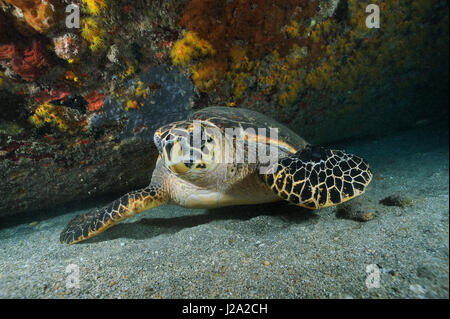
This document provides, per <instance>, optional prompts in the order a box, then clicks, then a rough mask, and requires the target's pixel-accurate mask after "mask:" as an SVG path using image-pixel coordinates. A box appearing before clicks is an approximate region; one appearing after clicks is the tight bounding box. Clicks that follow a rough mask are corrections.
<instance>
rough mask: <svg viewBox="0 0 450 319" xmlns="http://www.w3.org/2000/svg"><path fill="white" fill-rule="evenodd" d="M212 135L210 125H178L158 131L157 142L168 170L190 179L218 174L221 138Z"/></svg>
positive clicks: (185, 123)
mask: <svg viewBox="0 0 450 319" xmlns="http://www.w3.org/2000/svg"><path fill="white" fill-rule="evenodd" d="M208 131H210V130H209V128H208V124H206V123H203V122H198V121H194V122H192V121H181V122H175V123H171V124H169V125H166V126H163V127H161V128H159V129H158V130H156V132H155V135H154V142H155V145H156V147H157V148H158V151H159V153H160V155H161V158H162V159H163V161H164V164H165V165H166V166H167V168H169V169H170V170H171V171H172V172H173V173H174V174H177V175H183V177H185V178H188V179H190V177H192V179H195V178H198V177H200V176H202V175H206V174H208V173H210V172H212V171H213V170H215V169H216V167H217V165H218V162H217V161H216V159H217V158H220V157H219V156H218V155H220V149H219V148H218V147H217V146H218V145H219V141H218V140H217V134H209V133H208ZM219 137H220V136H219Z"/></svg>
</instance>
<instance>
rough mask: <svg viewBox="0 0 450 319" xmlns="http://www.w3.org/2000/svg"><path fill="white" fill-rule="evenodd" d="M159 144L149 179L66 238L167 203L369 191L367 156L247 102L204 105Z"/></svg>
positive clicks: (317, 199)
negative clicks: (309, 134)
mask: <svg viewBox="0 0 450 319" xmlns="http://www.w3.org/2000/svg"><path fill="white" fill-rule="evenodd" d="M270 132H276V134H275V133H274V134H275V135H274V134H272V133H270ZM269 133H270V134H269ZM273 135H274V136H273ZM154 143H155V145H156V147H157V149H158V151H159V156H158V160H157V162H156V165H155V169H154V171H153V175H152V179H151V182H150V185H149V186H147V187H145V188H143V189H140V190H137V191H132V192H130V193H128V194H126V195H124V196H122V197H121V198H119V199H117V200H115V201H114V202H112V203H110V204H109V205H107V206H105V207H103V208H100V209H95V210H93V211H91V212H88V213H87V214H83V215H79V216H77V217H75V218H74V219H73V220H72V221H70V222H69V224H68V225H67V226H66V227H65V229H64V230H63V231H62V233H61V236H60V240H61V242H63V243H68V244H73V243H76V242H80V241H83V240H86V239H88V238H91V237H93V236H96V235H98V234H100V233H101V232H103V231H105V230H106V229H108V228H109V227H111V226H112V225H114V224H115V223H117V222H119V221H121V220H123V219H125V218H128V217H131V216H133V215H135V214H137V213H141V212H143V211H146V210H149V209H151V208H154V207H156V206H159V205H162V204H166V203H167V204H177V205H180V206H183V207H188V208H213V207H223V206H229V205H244V204H259V203H268V202H275V201H280V200H284V201H288V202H290V203H292V204H295V205H298V206H302V207H306V208H308V209H318V208H323V207H328V206H333V205H337V204H340V203H342V202H345V201H347V200H350V199H352V198H354V197H356V196H358V195H361V194H362V193H364V191H365V189H366V187H367V185H368V184H369V183H370V181H371V179H372V173H371V171H370V169H369V165H368V164H367V162H366V161H365V160H363V159H362V158H360V157H357V156H355V155H351V154H348V153H346V152H344V151H340V150H330V149H325V148H323V147H319V146H313V145H310V144H309V143H307V142H306V141H305V140H304V139H303V138H301V137H300V136H298V135H297V134H296V133H294V132H293V131H292V130H290V129H289V128H287V127H286V126H284V125H282V124H280V123H278V122H276V121H275V120H273V119H271V118H269V117H267V116H265V115H262V114H260V113H258V112H255V111H251V110H248V109H243V108H229V107H208V108H204V109H201V110H199V111H196V112H194V113H193V114H192V115H191V116H190V117H189V118H187V119H186V120H184V121H178V122H174V123H170V124H167V125H165V126H162V127H161V128H159V129H158V130H156V132H155V134H154ZM256 153H257V154H256ZM255 154H256V155H255ZM267 154H269V156H268V155H267ZM270 154H275V156H270Z"/></svg>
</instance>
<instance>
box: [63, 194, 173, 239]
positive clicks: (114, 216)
mask: <svg viewBox="0 0 450 319" xmlns="http://www.w3.org/2000/svg"><path fill="white" fill-rule="evenodd" d="M166 197H167V195H166V193H165V192H164V190H163V189H162V188H161V187H159V186H155V185H150V186H148V187H146V188H143V189H141V190H138V191H133V192H130V193H128V194H126V195H124V196H122V197H121V198H119V199H117V200H115V201H114V202H112V203H111V204H109V205H107V206H105V207H103V208H100V209H96V210H93V211H91V212H89V213H87V214H83V215H79V216H77V217H75V218H74V219H72V220H71V221H70V222H69V224H67V226H66V228H64V230H63V231H62V232H61V235H60V241H61V242H62V243H66V244H74V243H77V242H80V241H83V240H86V239H88V238H91V237H94V236H96V235H98V234H100V233H101V232H104V231H105V230H106V229H108V228H109V227H111V226H112V225H114V224H115V223H117V222H118V221H121V220H123V219H125V218H128V217H131V216H133V215H135V214H138V213H141V212H143V211H146V210H148V209H150V208H153V207H156V206H159V205H161V204H164V203H165V202H167V198H166Z"/></svg>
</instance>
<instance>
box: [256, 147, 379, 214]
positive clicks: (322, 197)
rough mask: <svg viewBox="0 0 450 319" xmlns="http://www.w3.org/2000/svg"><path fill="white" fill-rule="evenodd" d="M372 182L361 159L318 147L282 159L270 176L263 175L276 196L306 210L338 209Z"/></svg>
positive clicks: (307, 148)
mask: <svg viewBox="0 0 450 319" xmlns="http://www.w3.org/2000/svg"><path fill="white" fill-rule="evenodd" d="M371 179H372V172H371V171H370V169H369V165H368V164H367V162H366V161H364V160H363V159H362V158H360V157H357V156H355V155H351V154H347V153H345V152H343V151H338V150H328V149H325V148H323V147H317V146H307V147H306V148H305V149H304V150H301V151H299V152H297V153H295V154H294V155H291V156H289V157H285V158H282V159H281V160H280V161H279V163H278V166H277V167H276V169H275V171H274V173H273V174H267V175H264V180H265V181H266V183H267V185H269V187H270V188H271V189H272V191H273V192H274V193H275V194H277V195H278V196H280V197H281V198H283V199H284V200H286V201H289V202H291V203H294V204H295V205H299V206H302V207H306V208H309V209H318V208H323V207H328V206H333V205H337V204H339V203H342V202H345V201H347V200H349V199H352V198H354V197H356V196H358V195H361V194H362V193H364V191H365V188H366V186H367V185H368V184H369V183H370V181H371Z"/></svg>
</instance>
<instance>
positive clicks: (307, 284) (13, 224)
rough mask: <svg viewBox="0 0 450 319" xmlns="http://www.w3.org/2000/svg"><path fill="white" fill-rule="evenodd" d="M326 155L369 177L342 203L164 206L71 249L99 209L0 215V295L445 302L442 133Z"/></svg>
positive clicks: (356, 144) (354, 145)
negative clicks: (63, 237) (77, 225)
mask: <svg viewBox="0 0 450 319" xmlns="http://www.w3.org/2000/svg"><path fill="white" fill-rule="evenodd" d="M333 147H335V148H342V149H346V150H347V151H348V152H351V153H354V154H357V155H360V156H362V157H364V158H365V159H366V160H367V161H368V162H369V163H370V165H371V167H372V170H373V173H374V180H373V182H372V183H371V185H370V186H369V188H368V189H367V192H366V194H364V195H363V196H361V197H359V198H358V199H355V200H353V201H351V202H350V203H351V204H349V205H341V206H338V207H332V208H327V209H322V210H320V211H315V212H311V211H308V210H304V209H302V208H299V207H295V206H291V205H287V204H283V203H280V204H270V205H256V206H240V207H228V208H222V209H217V210H190V209H184V208H180V207H177V206H168V205H166V206H162V207H158V208H155V209H153V210H151V211H148V212H146V213H143V214H141V215H138V216H136V217H133V218H131V219H129V220H126V221H124V222H123V223H121V224H118V225H116V226H115V227H113V228H111V229H109V230H108V231H106V232H105V233H103V234H101V235H100V236H98V237H95V238H93V239H91V240H88V241H86V242H83V243H80V244H76V245H71V246H68V245H63V244H60V242H59V234H60V232H61V230H62V229H63V228H64V226H65V225H66V224H67V223H68V222H69V220H71V219H72V218H73V217H74V216H76V215H78V214H80V213H85V212H87V211H89V209H92V207H93V206H99V205H104V204H105V203H106V201H102V202H96V203H94V204H86V203H78V204H77V205H78V207H77V206H74V205H69V206H66V207H63V208H59V209H55V210H53V211H45V212H33V213H28V214H23V215H21V216H19V217H14V218H12V217H9V218H3V219H0V227H1V228H0V297H1V298H448V297H449V292H448V289H449V275H448V271H449V255H448V253H449V247H448V244H449V224H448V217H449V189H448V182H449V181H448V178H449V170H448V164H449V163H448V162H449V153H448V150H449V147H448V127H443V128H442V127H441V128H439V127H424V128H420V129H416V130H414V131H407V132H403V133H399V134H398V135H395V136H391V137H385V138H381V139H376V140H373V139H372V140H364V141H353V142H351V143H345V144H341V145H333ZM55 196H57V194H55ZM389 196H392V197H391V198H390V199H388V200H385V201H383V203H384V204H381V203H380V200H383V199H385V198H387V197H389ZM111 199H112V198H109V199H108V201H109V200H111ZM87 205H90V207H86V206H87ZM387 205H397V206H387ZM74 207H77V208H74ZM80 207H82V208H81V209H80ZM339 209H340V212H339V213H337V211H338V210H339ZM366 270H367V271H368V272H366ZM77 275H78V279H79V281H78V282H77V281H76V277H77ZM377 279H379V280H377ZM77 283H78V287H77ZM71 286H74V287H71Z"/></svg>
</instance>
